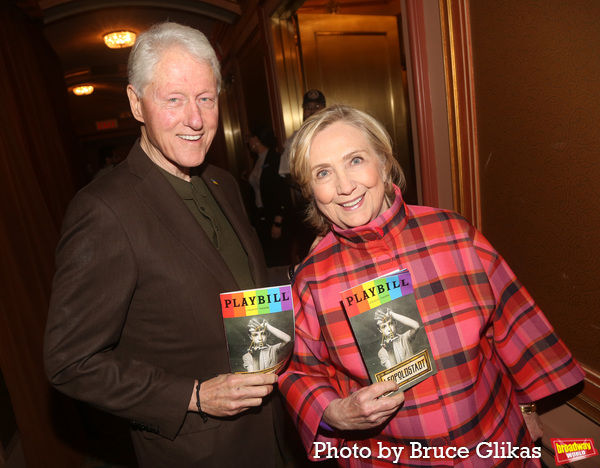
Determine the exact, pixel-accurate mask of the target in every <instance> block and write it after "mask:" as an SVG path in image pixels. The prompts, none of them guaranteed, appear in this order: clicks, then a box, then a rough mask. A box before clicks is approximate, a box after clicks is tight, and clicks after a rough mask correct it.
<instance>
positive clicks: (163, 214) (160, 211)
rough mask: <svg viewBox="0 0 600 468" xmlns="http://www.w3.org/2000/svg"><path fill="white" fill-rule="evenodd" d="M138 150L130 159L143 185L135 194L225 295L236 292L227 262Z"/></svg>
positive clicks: (169, 186) (139, 185)
mask: <svg viewBox="0 0 600 468" xmlns="http://www.w3.org/2000/svg"><path fill="white" fill-rule="evenodd" d="M138 149H139V152H134V151H132V153H131V154H130V155H129V156H128V158H127V159H129V158H132V160H131V164H130V167H131V170H132V172H133V173H135V174H136V175H138V177H140V182H139V184H138V185H137V186H136V187H135V190H136V192H137V193H138V194H139V195H140V197H142V198H143V200H144V201H145V203H146V204H147V205H148V206H149V207H150V209H151V210H152V211H154V213H155V214H156V216H157V218H158V219H159V220H160V221H161V222H162V224H163V225H164V226H165V228H166V229H168V230H169V231H170V232H171V233H172V234H173V236H174V237H175V238H177V239H178V240H179V241H180V242H181V243H182V244H183V245H184V246H185V247H186V248H187V249H188V250H189V252H190V253H191V254H192V255H193V256H194V257H195V258H196V260H198V261H199V262H200V263H201V264H203V265H204V266H205V268H206V269H207V271H210V272H212V273H213V274H214V276H215V277H216V278H218V279H219V281H220V282H221V283H222V284H223V289H224V290H225V291H232V290H235V289H237V282H236V280H235V278H234V276H233V274H232V273H231V271H230V270H229V268H228V266H227V264H226V263H225V260H223V257H221V254H220V253H219V252H218V250H217V249H216V248H215V246H214V245H213V243H212V242H211V240H210V239H209V238H208V236H207V235H206V233H205V232H204V230H203V229H202V227H201V226H200V225H199V224H198V222H197V221H196V219H195V218H194V215H192V213H191V212H190V210H189V209H188V208H187V207H186V206H185V204H184V203H183V202H182V200H181V198H179V195H177V192H176V191H175V189H174V188H173V187H172V186H171V184H169V181H168V180H167V179H166V178H165V177H164V176H163V175H162V174H161V172H160V170H159V169H158V168H157V167H156V166H155V165H154V163H153V162H152V161H150V159H149V158H148V157H147V156H146V154H145V153H144V152H143V151H142V150H141V148H139V147H138ZM132 156H133V157H132ZM219 203H220V201H219ZM226 214H227V213H226Z"/></svg>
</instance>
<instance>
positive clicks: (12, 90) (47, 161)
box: [0, 2, 84, 468]
mask: <svg viewBox="0 0 600 468" xmlns="http://www.w3.org/2000/svg"><path fill="white" fill-rule="evenodd" d="M0 25H1V27H0V102H1V103H2V106H1V112H0V217H1V218H0V255H1V256H2V261H1V262H0V265H1V267H0V268H1V270H0V278H1V282H0V284H1V286H0V287H1V290H0V366H1V368H2V372H3V374H4V378H5V381H6V385H7V388H8V391H9V394H10V397H11V401H12V405H13V408H14V412H15V416H16V420H17V426H18V429H19V433H20V439H21V443H22V446H23V451H24V454H25V461H26V464H27V466H28V467H29V468H31V467H47V466H60V467H64V468H69V467H72V466H73V467H75V466H81V460H82V454H81V451H80V449H79V447H81V444H83V443H84V441H83V440H79V439H77V438H78V437H80V435H81V434H82V433H83V431H77V430H72V429H70V430H68V431H67V430H63V429H62V428H64V427H70V428H73V427H77V426H76V425H77V424H78V422H77V416H76V414H77V413H76V411H75V407H74V403H73V402H72V401H71V400H68V399H67V398H63V397H61V396H59V395H58V393H56V392H55V391H54V390H52V389H51V387H50V385H49V384H48V382H47V379H46V377H45V375H44V372H43V364H42V344H43V333H44V327H45V322H46V314H47V310H48V303H49V296H50V290H51V282H52V276H53V274H54V249H55V247H56V244H57V242H58V233H59V226H60V222H61V219H62V216H63V214H64V210H65V208H66V205H67V203H68V201H69V200H70V198H71V197H72V196H73V193H74V190H75V186H76V182H75V179H76V177H75V176H74V171H73V170H72V168H73V167H77V165H76V164H74V162H75V160H74V157H75V156H76V154H77V151H76V143H75V141H76V140H75V137H74V132H73V131H72V127H71V125H70V122H69V117H68V109H67V100H66V92H67V91H66V85H65V83H64V78H63V76H62V72H61V70H60V64H59V61H58V59H57V58H56V56H55V54H54V52H53V51H52V49H51V47H50V45H49V44H48V43H47V41H46V40H45V38H44V36H43V32H42V24H41V22H40V21H39V20H36V19H32V18H29V17H27V16H25V15H24V14H23V13H22V12H21V11H20V10H19V9H17V8H16V7H14V6H12V5H10V4H8V2H1V5H0Z"/></svg>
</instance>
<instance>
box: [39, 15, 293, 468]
mask: <svg viewBox="0 0 600 468" xmlns="http://www.w3.org/2000/svg"><path fill="white" fill-rule="evenodd" d="M128 72H129V85H128V87H127V95H128V98H129V102H130V105H131V111H132V114H133V116H134V117H135V118H136V119H137V120H138V121H139V122H140V123H141V124H142V126H141V138H140V139H139V140H138V141H137V142H136V143H135V145H134V147H133V148H132V150H131V152H130V153H129V155H128V157H127V158H126V160H125V161H124V162H123V163H121V164H119V165H118V166H117V167H115V168H114V169H112V170H111V171H110V172H109V173H107V174H106V175H104V176H103V177H102V178H100V179H98V180H97V181H96V182H94V183H93V184H89V185H88V186H86V187H85V188H84V189H83V190H81V191H80V192H79V193H78V194H77V195H76V196H75V198H74V199H73V200H72V202H71V203H70V206H69V208H68V211H67V213H66V216H65V219H64V221H63V227H62V233H61V239H60V242H59V245H58V247H57V253H56V265H57V270H56V274H55V278H54V282H53V288H52V296H51V302H50V310H49V314H48V322H47V326H46V333H45V342H44V362H45V369H46V374H47V376H48V378H49V380H50V382H51V383H52V385H53V386H54V387H55V388H56V389H58V390H59V391H61V392H63V393H65V394H67V395H69V396H71V397H73V398H76V399H79V400H81V401H84V402H87V403H89V404H90V405H92V406H94V407H96V408H99V409H101V410H104V411H106V412H109V413H112V414H114V415H117V416H120V417H122V418H126V419H127V420H129V421H130V423H131V435H132V440H133V445H134V448H135V452H136V456H137V459H138V462H139V465H140V467H142V468H146V467H150V468H153V467H157V468H158V467H167V466H173V467H178V468H185V467H199V466H202V467H219V468H223V467H239V466H243V465H244V464H247V461H248V460H255V461H256V462H257V463H260V466H263V467H275V466H277V465H278V464H280V463H281V453H280V448H279V447H278V443H277V439H276V430H275V427H274V425H275V424H279V423H278V421H279V419H278V418H276V417H275V416H274V411H275V410H274V405H273V404H272V403H273V402H272V401H271V400H272V396H273V395H272V392H273V389H274V387H275V385H276V383H277V375H275V374H251V375H241V374H238V375H234V374H231V373H230V371H229V359H228V353H227V345H226V339H225V333H224V327H223V321H222V315H221V304H220V300H219V293H221V292H227V291H235V290H240V289H253V288H255V287H266V286H268V285H278V284H284V283H286V282H287V281H288V277H287V273H288V270H287V268H285V267H282V268H278V269H270V270H267V268H266V265H265V261H264V257H263V253H262V249H261V246H260V243H259V241H258V238H257V237H256V233H255V231H254V229H253V228H252V226H251V225H250V223H249V221H248V218H247V215H246V211H245V209H244V205H243V202H242V199H241V195H240V192H239V189H238V186H237V184H236V182H235V180H234V178H233V177H232V176H231V175H230V174H229V173H228V172H226V171H224V170H221V169H219V168H217V167H215V166H212V165H210V164H208V163H207V162H206V161H205V158H206V153H207V151H208V149H209V148H210V146H211V142H212V141H213V138H214V136H215V133H216V131H217V124H218V116H219V113H218V96H219V90H220V87H221V74H220V65H219V63H218V60H217V57H216V54H215V52H214V50H213V48H212V47H211V45H210V43H209V41H208V40H207V38H206V36H205V35H204V34H202V33H201V32H200V31H198V30H195V29H192V28H190V27H186V26H182V25H179V24H176V23H170V22H166V23H161V24H157V25H154V26H153V27H151V28H150V29H149V30H147V31H146V32H144V33H143V34H141V35H140V36H139V37H138V40H137V42H136V44H135V46H134V47H133V49H132V51H131V53H130V57H129V64H128ZM280 415H281V414H280ZM279 432H280V431H279Z"/></svg>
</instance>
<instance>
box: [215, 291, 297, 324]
mask: <svg viewBox="0 0 600 468" xmlns="http://www.w3.org/2000/svg"><path fill="white" fill-rule="evenodd" d="M221 309H222V310H223V317H224V318H232V317H249V316H252V315H263V314H271V313H274V312H282V311H285V310H293V303H292V288H291V286H289V285H285V286H276V287H273V288H264V289H248V290H246V291H236V292H231V293H222V294H221Z"/></svg>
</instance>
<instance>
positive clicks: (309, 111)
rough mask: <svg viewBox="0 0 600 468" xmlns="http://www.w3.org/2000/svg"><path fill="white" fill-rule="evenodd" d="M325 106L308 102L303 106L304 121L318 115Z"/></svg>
mask: <svg viewBox="0 0 600 468" xmlns="http://www.w3.org/2000/svg"><path fill="white" fill-rule="evenodd" d="M324 108H325V106H324V105H323V104H321V103H318V102H308V103H306V104H305V105H304V106H302V113H303V118H304V120H306V119H308V118H309V117H310V116H311V115H313V114H315V113H317V112H318V111H320V110H321V109H324Z"/></svg>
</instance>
